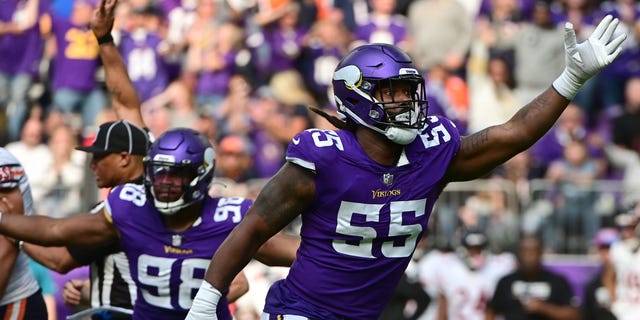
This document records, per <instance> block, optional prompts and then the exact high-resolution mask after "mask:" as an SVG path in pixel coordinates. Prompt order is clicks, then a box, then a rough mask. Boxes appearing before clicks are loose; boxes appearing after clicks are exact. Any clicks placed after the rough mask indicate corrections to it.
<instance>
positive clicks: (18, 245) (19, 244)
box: [16, 240, 24, 251]
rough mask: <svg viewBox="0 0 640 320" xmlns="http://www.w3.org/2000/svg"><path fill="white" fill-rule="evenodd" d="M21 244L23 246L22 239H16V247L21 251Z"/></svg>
mask: <svg viewBox="0 0 640 320" xmlns="http://www.w3.org/2000/svg"><path fill="white" fill-rule="evenodd" d="M23 246H24V241H22V240H18V242H16V247H18V250H20V251H22V247H23Z"/></svg>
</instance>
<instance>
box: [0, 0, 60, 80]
mask: <svg viewBox="0 0 640 320" xmlns="http://www.w3.org/2000/svg"><path fill="white" fill-rule="evenodd" d="M25 5H26V1H15V0H5V1H0V24H1V23H7V22H11V21H14V22H15V20H16V19H15V18H16V15H18V16H19V15H20V14H18V11H21V10H23V9H24V6H25ZM48 11H49V3H48V2H46V1H40V2H39V8H38V16H39V18H42V17H43V15H45V14H46V13H47V12H48ZM43 48H44V45H43V41H42V37H41V36H40V23H39V22H38V23H36V24H35V25H34V26H33V27H31V28H30V29H28V30H25V31H24V32H23V33H20V34H10V33H7V34H3V35H1V36H0V73H5V74H7V75H10V76H15V75H17V74H28V75H31V76H32V77H36V76H37V75H38V67H39V66H40V59H41V58H42V50H43Z"/></svg>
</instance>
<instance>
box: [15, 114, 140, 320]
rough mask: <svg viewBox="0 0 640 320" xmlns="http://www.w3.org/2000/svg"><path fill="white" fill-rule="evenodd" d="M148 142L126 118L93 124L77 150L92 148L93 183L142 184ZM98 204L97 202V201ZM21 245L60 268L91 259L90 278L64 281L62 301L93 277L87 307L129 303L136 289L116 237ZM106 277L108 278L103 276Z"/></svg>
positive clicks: (72, 299) (70, 300)
mask: <svg viewBox="0 0 640 320" xmlns="http://www.w3.org/2000/svg"><path fill="white" fill-rule="evenodd" d="M148 147H149V136H148V133H147V131H146V130H145V129H142V128H140V127H138V126H136V125H134V124H132V123H130V122H128V121H126V120H119V121H110V122H105V123H103V124H102V125H100V126H99V127H98V130H97V132H96V136H95V139H94V140H93V142H92V144H91V145H88V146H81V147H77V148H76V149H77V150H80V151H84V152H87V153H90V154H91V157H92V158H91V162H90V167H91V170H92V172H93V173H94V175H95V179H96V182H97V185H98V187H100V188H111V187H115V186H117V185H120V184H124V183H136V184H142V173H143V170H144V169H143V163H142V159H143V157H144V156H145V155H146V152H147V149H148ZM98 206H99V205H98ZM23 250H24V251H25V252H26V253H27V254H29V255H30V256H31V257H32V258H34V260H36V261H38V262H39V263H41V264H43V265H45V266H46V267H48V268H50V269H52V270H54V271H57V272H59V273H67V272H69V271H71V270H72V269H74V268H76V267H79V266H83V265H90V269H91V275H92V279H91V280H88V279H73V280H70V281H69V282H67V283H66V285H65V287H64V289H63V290H64V293H63V297H64V298H65V302H66V303H67V304H72V305H74V304H78V303H80V301H81V294H80V293H81V292H83V288H84V289H88V288H89V285H90V283H93V284H94V285H93V287H92V289H91V290H85V291H84V292H89V291H90V292H91V297H90V298H89V297H84V298H87V299H90V302H91V306H92V307H120V308H124V309H131V308H132V305H133V301H135V299H136V289H135V285H134V284H133V281H132V280H131V276H130V274H129V268H128V262H127V260H126V257H125V256H124V254H123V253H122V252H121V249H120V244H119V243H118V242H117V241H115V242H113V243H111V244H109V245H106V246H102V247H99V248H85V247H74V246H68V247H41V246H37V245H34V244H29V243H25V244H24V245H23ZM105 279H110V280H109V281H105ZM108 316H109V317H110V319H130V318H131V316H130V315H127V314H120V313H114V312H111V313H109V315H108Z"/></svg>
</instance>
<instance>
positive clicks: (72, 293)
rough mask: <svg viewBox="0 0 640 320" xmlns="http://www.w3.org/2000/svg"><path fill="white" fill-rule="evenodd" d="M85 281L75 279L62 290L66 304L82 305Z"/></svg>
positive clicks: (68, 282)
mask: <svg viewBox="0 0 640 320" xmlns="http://www.w3.org/2000/svg"><path fill="white" fill-rule="evenodd" d="M84 282H85V281H84V280H81V279H73V280H69V281H67V283H65V284H64V288H63V289H62V299H63V300H64V303H65V304H68V305H72V306H76V305H78V304H80V301H81V300H82V288H83V287H84Z"/></svg>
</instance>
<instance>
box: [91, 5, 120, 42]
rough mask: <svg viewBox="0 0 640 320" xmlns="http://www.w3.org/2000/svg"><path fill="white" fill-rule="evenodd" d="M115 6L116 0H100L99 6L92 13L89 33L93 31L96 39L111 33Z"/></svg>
mask: <svg viewBox="0 0 640 320" xmlns="http://www.w3.org/2000/svg"><path fill="white" fill-rule="evenodd" d="M116 4H118V0H100V4H99V5H98V8H96V10H95V11H94V12H93V17H92V18H91V31H93V34H94V35H95V36H96V38H100V37H103V36H105V35H107V34H109V33H111V29H113V21H114V20H115V16H114V11H115V8H116Z"/></svg>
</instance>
